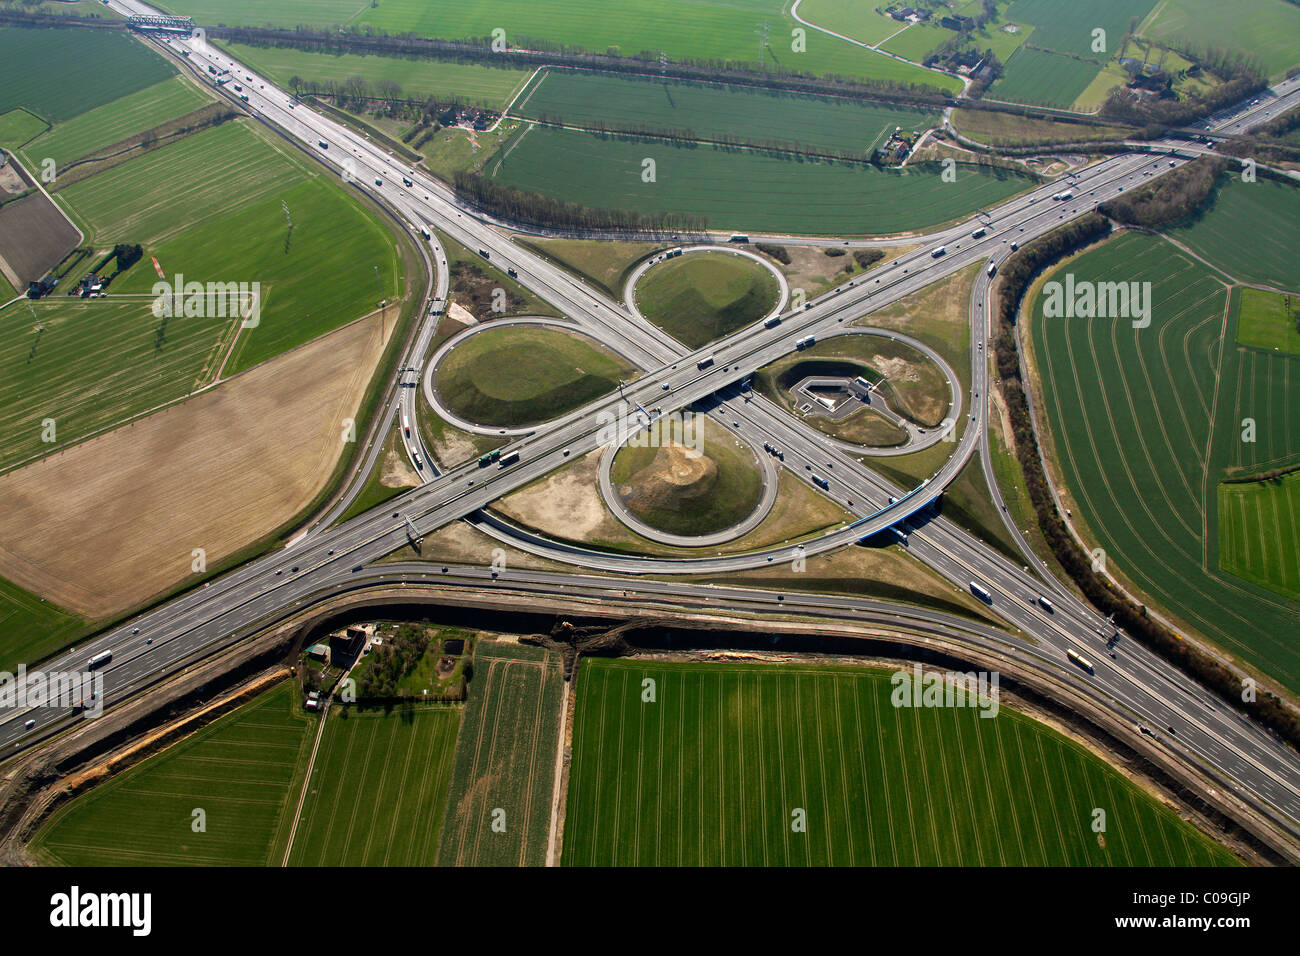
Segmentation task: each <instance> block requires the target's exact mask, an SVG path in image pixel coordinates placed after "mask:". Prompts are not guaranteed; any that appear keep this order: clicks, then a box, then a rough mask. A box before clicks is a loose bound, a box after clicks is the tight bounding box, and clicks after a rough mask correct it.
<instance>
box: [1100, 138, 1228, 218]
mask: <svg viewBox="0 0 1300 956" xmlns="http://www.w3.org/2000/svg"><path fill="white" fill-rule="evenodd" d="M1227 168H1228V161H1227V160H1225V159H1222V158H1221V157H1218V156H1200V157H1198V158H1196V159H1194V160H1192V161H1191V162H1190V163H1184V164H1183V165H1182V166H1179V167H1178V168H1177V169H1173V170H1170V171H1169V172H1167V173H1165V174H1164V175H1162V176H1157V177H1155V178H1154V179H1153V180H1152V181H1151V182H1150V183H1148V184H1147V185H1145V186H1142V187H1139V188H1135V189H1130V190H1128V192H1124V193H1120V194H1119V195H1118V196H1116V197H1115V198H1114V199H1108V200H1106V201H1105V202H1104V203H1102V204H1101V205H1100V206H1099V207H1098V209H1099V210H1100V211H1101V212H1102V213H1104V214H1105V215H1107V216H1109V217H1110V218H1112V219H1115V220H1117V221H1118V222H1123V223H1127V224H1128V225H1131V226H1144V227H1146V228H1148V229H1154V228H1156V227H1158V226H1165V225H1169V224H1170V223H1175V222H1180V221H1182V220H1185V219H1190V218H1191V217H1192V216H1195V215H1197V214H1198V213H1200V212H1201V211H1203V210H1204V209H1205V207H1206V206H1207V205H1208V204H1209V202H1210V199H1211V198H1212V197H1213V195H1214V186H1215V183H1216V182H1217V181H1218V179H1219V175H1220V174H1221V173H1222V172H1223V171H1224V170H1225V169H1227Z"/></svg>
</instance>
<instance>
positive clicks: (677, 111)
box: [511, 70, 938, 154]
mask: <svg viewBox="0 0 1300 956" xmlns="http://www.w3.org/2000/svg"><path fill="white" fill-rule="evenodd" d="M511 114H512V115H517V116H521V117H525V118H528V119H542V118H545V119H546V120H547V121H548V122H552V123H562V124H566V125H571V126H585V127H588V128H591V127H597V128H598V127H599V124H605V125H607V126H609V127H614V128H617V127H623V128H629V127H637V128H644V127H650V128H655V129H663V130H673V131H676V132H678V133H679V134H681V135H687V136H694V137H695V138H699V139H719V138H722V137H724V136H731V137H735V138H737V139H740V140H743V141H745V142H750V143H758V144H765V143H770V142H779V143H782V144H788V145H796V144H797V145H798V146H799V147H801V148H804V149H826V150H852V151H856V152H858V153H862V154H869V153H870V152H871V150H872V149H873V148H874V147H876V146H881V145H883V144H884V142H885V140H886V139H888V137H889V134H890V133H892V132H893V131H894V129H895V127H898V126H901V127H902V128H903V129H904V130H920V129H925V128H926V127H928V126H931V125H933V124H934V123H935V122H937V120H938V114H937V113H936V112H935V111H933V110H921V109H911V108H905V107H892V106H887V105H885V104H883V103H870V102H866V101H863V100H852V99H846V98H842V97H829V96H811V95H803V94H779V93H776V92H773V91H764V90H759V89H754V88H750V87H739V86H726V85H722V84H717V83H693V82H686V81H672V80H669V81H665V80H657V79H654V78H652V77H648V76H645V77H625V76H616V75H611V74H601V73H585V72H578V71H574V70H550V71H547V72H546V73H545V74H543V75H542V77H541V78H540V79H539V80H538V82H536V83H535V84H534V85H533V86H532V87H531V88H530V89H529V91H528V92H527V93H525V94H524V95H523V96H521V97H520V99H519V101H518V102H517V103H515V104H514V106H513V107H512V108H511Z"/></svg>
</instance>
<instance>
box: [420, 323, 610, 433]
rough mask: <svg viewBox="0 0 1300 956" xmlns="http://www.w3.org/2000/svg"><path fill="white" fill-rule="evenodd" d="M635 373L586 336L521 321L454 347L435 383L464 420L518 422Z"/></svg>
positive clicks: (546, 416) (544, 417)
mask: <svg viewBox="0 0 1300 956" xmlns="http://www.w3.org/2000/svg"><path fill="white" fill-rule="evenodd" d="M634 372H635V370H634V369H633V368H632V367H631V366H630V365H628V364H627V363H626V362H624V361H622V360H621V359H619V358H617V357H616V356H614V354H613V353H611V352H608V351H606V350H605V349H604V348H603V347H601V346H599V345H597V344H596V343H594V342H592V341H591V340H589V339H587V338H586V337H585V336H579V335H577V334H576V333H570V332H566V331H564V330H561V329H557V328H553V327H536V326H518V325H516V326H507V327H504V328H500V329H492V328H489V329H487V330H485V331H483V332H479V333H477V334H476V335H472V336H470V337H469V338H468V339H466V340H465V341H464V342H462V343H461V344H460V345H458V346H456V348H454V349H452V350H451V351H450V352H449V353H448V354H447V356H446V358H445V359H443V361H442V364H441V365H440V366H439V367H438V371H437V388H438V394H439V395H440V396H441V397H442V400H443V401H444V402H446V403H447V407H448V408H449V409H450V410H451V411H453V412H455V413H456V414H457V415H460V416H462V417H463V418H465V419H466V420H467V421H471V422H474V423H475V424H481V425H504V426H507V427H517V426H522V425H535V424H537V423H538V422H545V421H550V420H551V419H553V418H558V417H559V416H560V415H563V414H564V413H565V412H568V411H572V410H573V409H575V408H579V407H581V406H583V405H585V404H586V403H587V402H590V401H592V400H593V399H596V398H599V397H600V396H601V395H605V394H607V393H609V392H611V391H613V390H614V389H615V388H617V387H618V383H619V381H620V380H623V381H628V380H630V379H631V378H632V376H633V374H634Z"/></svg>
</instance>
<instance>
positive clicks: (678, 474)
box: [610, 415, 763, 536]
mask: <svg viewBox="0 0 1300 956" xmlns="http://www.w3.org/2000/svg"><path fill="white" fill-rule="evenodd" d="M685 422H686V424H684V423H683V420H682V419H680V418H676V419H674V418H670V420H669V422H668V423H667V424H665V426H664V427H663V428H662V429H658V428H655V429H654V430H652V431H651V432H650V433H648V437H647V432H645V431H642V432H640V433H639V436H634V437H633V439H631V440H630V441H629V443H628V444H626V445H624V446H623V447H622V448H620V449H619V450H618V453H617V454H615V456H614V460H613V462H612V463H611V465H610V480H611V481H612V482H613V485H614V491H615V493H616V494H617V495H618V497H619V501H621V502H622V504H623V506H624V507H625V508H626V509H627V510H628V511H630V512H631V513H632V514H634V515H635V516H636V517H638V518H640V519H641V520H642V521H644V522H645V523H646V524H648V525H650V526H651V527H652V528H656V529H658V530H660V531H666V532H668V533H669V534H676V535H688V536H696V535H705V534H713V533H714V532H718V531H725V530H726V529H727V528H731V527H734V526H735V525H738V524H740V522H742V521H744V520H745V519H746V518H747V517H749V515H751V514H752V513H753V512H754V509H755V508H757V507H758V505H759V502H760V501H761V500H762V497H763V477H762V474H761V473H760V472H759V469H758V459H757V458H756V457H755V455H754V453H753V451H751V450H750V448H749V446H748V445H746V444H744V443H743V442H740V441H738V439H736V437H735V436H733V435H729V434H727V432H726V431H725V430H724V429H723V428H722V427H721V426H719V425H718V424H716V423H715V422H713V421H711V420H710V419H707V418H705V417H704V416H702V415H691V416H687V417H686V419H685ZM656 424H658V423H656ZM701 426H702V427H701ZM638 440H639V441H640V442H642V444H634V443H635V442H637V441H638Z"/></svg>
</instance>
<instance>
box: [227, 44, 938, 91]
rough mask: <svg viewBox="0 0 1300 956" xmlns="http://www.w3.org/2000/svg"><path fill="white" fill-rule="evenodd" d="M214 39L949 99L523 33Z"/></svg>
mask: <svg viewBox="0 0 1300 956" xmlns="http://www.w3.org/2000/svg"><path fill="white" fill-rule="evenodd" d="M209 34H210V35H211V36H213V37H214V38H216V39H221V40H227V41H231V42H235V43H244V44H248V45H250V46H262V47H268V46H269V47H290V48H293V49H299V50H307V51H312V52H328V53H366V54H380V55H385V56H404V57H408V58H415V59H444V60H445V59H451V60H458V61H462V62H472V63H481V64H486V65H489V66H498V67H503V68H510V69H528V70H532V69H535V68H537V67H540V66H559V67H574V68H583V69H589V70H600V71H603V72H610V73H627V74H635V75H645V74H646V73H647V71H653V72H654V73H655V74H657V75H658V76H659V77H660V78H663V79H687V80H704V81H708V80H714V81H719V80H721V81H725V82H728V83H733V84H739V85H744V86H752V87H756V88H762V89H774V90H782V91H786V92H804V93H818V94H823V95H824V94H826V93H828V92H830V93H840V94H844V95H859V96H863V95H865V96H871V95H873V94H874V95H876V96H880V95H888V96H889V98H890V99H891V100H899V101H908V102H912V103H915V104H921V105H929V106H939V107H942V106H948V105H951V104H952V103H953V102H955V101H954V100H953V97H952V96H951V94H949V93H948V92H947V91H945V90H943V89H940V88H939V87H936V86H933V85H931V84H929V83H908V82H901V81H893V80H883V79H879V80H877V79H871V80H868V79H864V78H860V77H847V76H842V75H840V74H835V73H828V74H816V73H809V72H806V71H802V70H793V69H790V68H788V67H783V66H779V65H774V64H767V63H764V64H756V63H751V62H747V61H738V60H725V59H716V58H715V59H692V58H680V59H675V60H673V61H672V62H670V63H660V62H659V59H658V57H659V54H658V52H657V51H655V52H650V51H643V52H642V53H640V54H637V55H635V56H624V55H619V54H617V53H615V52H613V51H606V52H605V53H603V54H600V53H593V52H591V51H589V50H586V49H584V48H582V47H577V46H570V45H565V44H554V43H547V42H544V41H538V40H533V39H530V38H528V37H523V36H519V37H513V38H511V43H512V44H519V45H525V46H527V47H529V48H528V49H522V50H521V49H511V50H507V51H506V52H502V53H497V52H494V51H493V50H492V47H491V38H490V37H481V38H474V39H468V40H435V39H430V38H428V37H420V36H415V35H413V34H409V33H406V34H398V35H390V34H388V33H386V32H384V31H382V30H376V29H374V28H371V27H356V26H352V27H344V28H342V29H334V30H331V29H325V28H313V27H308V26H299V27H296V28H294V29H292V30H290V29H284V28H274V27H242V26H241V27H229V26H217V27H213V28H211V29H210V30H209Z"/></svg>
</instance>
